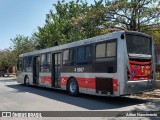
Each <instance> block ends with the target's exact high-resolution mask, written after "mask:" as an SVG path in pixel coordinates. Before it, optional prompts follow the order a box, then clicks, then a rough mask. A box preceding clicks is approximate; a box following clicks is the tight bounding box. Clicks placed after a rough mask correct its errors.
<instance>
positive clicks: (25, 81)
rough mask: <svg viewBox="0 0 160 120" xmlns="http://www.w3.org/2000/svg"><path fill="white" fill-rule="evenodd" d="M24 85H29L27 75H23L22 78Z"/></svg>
mask: <svg viewBox="0 0 160 120" xmlns="http://www.w3.org/2000/svg"><path fill="white" fill-rule="evenodd" d="M24 85H25V86H29V77H28V76H25V78H24Z"/></svg>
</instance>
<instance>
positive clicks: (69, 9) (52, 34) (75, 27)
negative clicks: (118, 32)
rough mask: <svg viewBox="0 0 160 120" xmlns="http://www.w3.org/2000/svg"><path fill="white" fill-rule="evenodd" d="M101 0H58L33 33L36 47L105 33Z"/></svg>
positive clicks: (54, 44)
mask: <svg viewBox="0 0 160 120" xmlns="http://www.w3.org/2000/svg"><path fill="white" fill-rule="evenodd" d="M102 2H103V0H100V1H98V2H96V1H95V4H94V5H90V6H89V5H88V3H87V2H86V1H79V0H77V1H70V2H69V3H66V2H65V1H58V2H57V4H54V5H53V6H54V7H55V9H56V13H53V11H52V10H51V11H50V13H49V20H47V21H46V24H45V26H44V27H39V28H38V32H36V33H35V36H36V40H37V46H36V48H37V49H43V48H46V47H51V46H56V45H60V44H64V43H69V42H73V41H77V40H81V39H85V38H89V37H93V36H96V35H100V34H104V33H107V32H108V31H107V30H106V28H104V29H102V25H103V21H104V20H103V19H104V16H105V14H104V5H103V4H102Z"/></svg>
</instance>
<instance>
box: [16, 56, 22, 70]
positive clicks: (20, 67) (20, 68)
mask: <svg viewBox="0 0 160 120" xmlns="http://www.w3.org/2000/svg"><path fill="white" fill-rule="evenodd" d="M17 69H18V70H22V58H19V60H18V63H17Z"/></svg>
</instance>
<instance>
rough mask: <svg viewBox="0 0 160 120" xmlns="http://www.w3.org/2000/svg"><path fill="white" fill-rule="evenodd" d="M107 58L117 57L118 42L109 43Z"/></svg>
mask: <svg viewBox="0 0 160 120" xmlns="http://www.w3.org/2000/svg"><path fill="white" fill-rule="evenodd" d="M106 53H107V55H106V56H107V57H114V56H116V42H110V43H107V51H106Z"/></svg>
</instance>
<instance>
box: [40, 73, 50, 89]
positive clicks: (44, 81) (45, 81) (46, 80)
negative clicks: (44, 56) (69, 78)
mask: <svg viewBox="0 0 160 120" xmlns="http://www.w3.org/2000/svg"><path fill="white" fill-rule="evenodd" d="M39 85H41V86H45V87H51V86H52V77H51V73H47V72H45V73H42V72H40V73H39Z"/></svg>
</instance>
